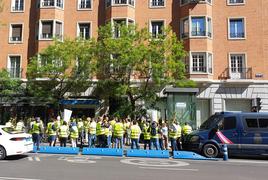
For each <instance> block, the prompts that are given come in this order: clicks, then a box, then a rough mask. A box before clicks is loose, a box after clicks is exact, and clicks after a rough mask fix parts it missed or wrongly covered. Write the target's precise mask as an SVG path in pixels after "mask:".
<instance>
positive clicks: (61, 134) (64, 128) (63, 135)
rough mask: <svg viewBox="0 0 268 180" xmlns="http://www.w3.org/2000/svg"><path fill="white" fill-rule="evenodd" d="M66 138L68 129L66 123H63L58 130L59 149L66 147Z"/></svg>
mask: <svg viewBox="0 0 268 180" xmlns="http://www.w3.org/2000/svg"><path fill="white" fill-rule="evenodd" d="M68 136H69V128H68V126H67V122H66V121H63V123H62V125H61V126H60V129H59V138H60V146H61V147H66V143H67V139H68Z"/></svg>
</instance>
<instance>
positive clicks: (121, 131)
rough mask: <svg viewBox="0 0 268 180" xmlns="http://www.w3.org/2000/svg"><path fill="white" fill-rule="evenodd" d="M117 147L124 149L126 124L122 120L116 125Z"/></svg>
mask: <svg viewBox="0 0 268 180" xmlns="http://www.w3.org/2000/svg"><path fill="white" fill-rule="evenodd" d="M113 131H114V138H115V148H117V149H123V135H124V126H123V123H122V120H119V119H118V120H117V122H116V123H115V125H114V130H113Z"/></svg>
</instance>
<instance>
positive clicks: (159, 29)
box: [150, 20, 164, 38]
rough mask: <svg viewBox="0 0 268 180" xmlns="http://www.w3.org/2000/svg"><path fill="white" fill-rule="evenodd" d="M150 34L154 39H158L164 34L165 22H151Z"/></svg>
mask: <svg viewBox="0 0 268 180" xmlns="http://www.w3.org/2000/svg"><path fill="white" fill-rule="evenodd" d="M150 32H151V34H152V37H153V38H157V37H158V36H159V35H162V34H163V33H164V21H163V20H160V21H151V23H150Z"/></svg>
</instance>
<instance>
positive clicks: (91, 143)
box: [88, 118, 97, 148]
mask: <svg viewBox="0 0 268 180" xmlns="http://www.w3.org/2000/svg"><path fill="white" fill-rule="evenodd" d="M96 126H97V124H96V121H95V119H94V118H92V120H91V122H90V124H89V133H88V147H89V148H94V147H95V142H96Z"/></svg>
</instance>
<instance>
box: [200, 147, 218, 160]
mask: <svg viewBox="0 0 268 180" xmlns="http://www.w3.org/2000/svg"><path fill="white" fill-rule="evenodd" d="M202 152H203V154H204V156H206V157H208V158H216V157H217V156H218V155H219V150H218V148H217V146H216V145H214V144H205V145H204V147H203V151H202Z"/></svg>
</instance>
